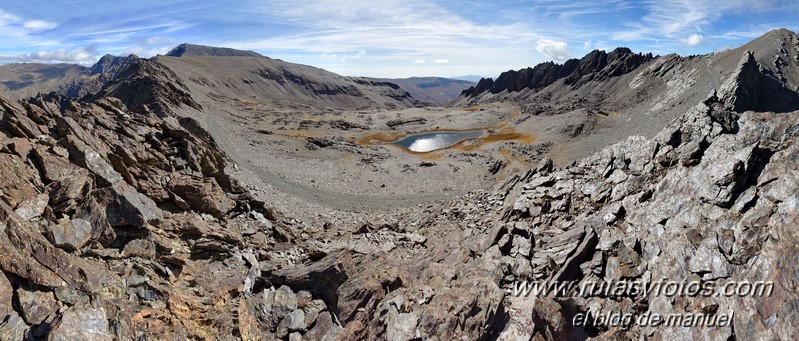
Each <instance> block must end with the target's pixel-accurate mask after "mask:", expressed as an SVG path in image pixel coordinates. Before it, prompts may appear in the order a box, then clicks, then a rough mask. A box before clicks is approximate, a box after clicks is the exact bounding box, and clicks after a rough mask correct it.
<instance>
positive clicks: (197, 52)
mask: <svg viewBox="0 0 799 341" xmlns="http://www.w3.org/2000/svg"><path fill="white" fill-rule="evenodd" d="M166 55H167V56H170V57H192V56H212V57H263V56H262V55H260V54H258V53H255V52H252V51H243V50H236V49H231V48H227V47H213V46H204V45H194V44H188V43H183V44H180V45H178V46H177V47H175V48H174V49H172V50H171V51H169V53H167V54H166Z"/></svg>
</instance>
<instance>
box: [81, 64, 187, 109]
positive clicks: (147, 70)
mask: <svg viewBox="0 0 799 341" xmlns="http://www.w3.org/2000/svg"><path fill="white" fill-rule="evenodd" d="M106 97H113V98H117V99H119V100H121V101H122V104H124V105H125V106H126V107H127V108H129V109H130V110H132V111H135V112H138V113H154V114H156V115H159V116H161V117H165V116H166V115H167V113H169V112H171V111H172V110H173V109H172V108H177V107H180V106H182V105H185V106H188V107H191V108H195V109H201V108H202V107H201V106H200V105H199V104H197V102H195V101H194V99H193V98H192V96H191V95H190V94H189V93H188V89H187V88H186V86H185V85H184V84H183V83H182V82H181V81H180V80H179V79H178V77H177V75H176V74H175V73H174V72H173V71H171V70H169V69H168V68H166V67H164V66H163V65H161V64H159V63H157V62H154V61H151V60H147V59H140V60H137V61H135V62H133V63H131V65H130V66H128V67H127V68H125V70H124V71H122V72H120V73H119V75H118V76H117V77H116V78H115V79H114V81H113V82H111V83H110V84H108V85H107V86H106V87H104V88H103V90H102V91H100V92H99V93H97V94H95V95H94V96H92V97H91V99H90V100H92V101H99V100H100V99H102V98H106Z"/></svg>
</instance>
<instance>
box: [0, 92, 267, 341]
mask: <svg viewBox="0 0 799 341" xmlns="http://www.w3.org/2000/svg"><path fill="white" fill-rule="evenodd" d="M0 114H2V117H3V119H2V121H0V122H2V124H0V166H1V167H2V168H3V174H4V176H3V180H2V181H0V197H2V201H0V249H2V251H1V252H0V255H1V256H0V297H8V299H7V300H3V302H12V301H14V302H19V304H16V303H15V304H13V305H12V304H10V303H9V304H8V305H3V304H0V314H2V316H0V321H2V322H1V323H0V339H4V340H6V339H8V340H21V339H41V338H48V339H53V340H72V339H98V340H99V339H108V340H111V339H135V338H142V337H144V338H159V339H161V338H202V337H207V336H210V335H233V334H235V333H238V332H237V330H238V329H237V326H236V325H234V323H233V321H234V320H235V317H234V316H236V315H237V309H236V308H235V307H238V305H237V303H238V297H239V296H238V295H240V294H239V293H240V291H238V290H240V288H241V284H242V281H243V280H244V279H245V277H247V276H246V275H247V272H248V271H249V267H248V266H247V263H246V262H245V261H243V258H241V256H237V253H238V252H240V251H241V250H244V249H247V248H250V249H265V248H266V247H267V245H268V243H274V241H275V239H274V236H273V231H272V228H273V227H274V226H279V224H280V222H277V221H274V220H269V219H275V215H274V213H273V212H271V211H270V210H269V209H268V208H265V204H264V203H263V202H258V201H257V200H254V199H252V197H251V196H250V195H249V194H247V193H246V192H245V191H244V190H243V189H242V188H241V187H240V186H239V185H238V184H237V183H236V181H234V180H232V179H231V178H230V177H229V176H228V175H226V174H225V173H224V169H225V163H226V162H227V161H226V159H225V157H224V154H222V152H221V151H220V150H219V149H218V148H217V147H216V145H215V144H214V142H213V140H212V139H210V138H209V136H208V135H207V133H204V131H203V130H202V129H201V128H200V127H199V125H198V124H196V122H193V121H192V120H191V119H188V118H180V119H178V118H171V117H170V118H158V117H156V116H153V115H144V114H137V113H134V112H131V111H129V110H128V109H127V107H126V106H125V105H124V104H122V102H121V101H119V100H117V99H115V98H108V97H106V98H101V99H98V100H97V101H94V102H85V101H79V100H75V99H70V98H65V97H60V96H58V95H48V96H44V97H38V98H34V99H30V100H27V101H23V102H21V103H17V102H13V101H10V100H5V99H0ZM180 195H182V196H180ZM183 202H188V203H189V204H190V205H185V206H184V205H181V203H183ZM206 213H210V215H209V214H206ZM245 234H246V236H247V237H246V238H245V237H244V236H245ZM237 257H238V258H237ZM237 259H238V260H237ZM252 259H255V258H252ZM253 261H254V262H255V260H253ZM220 262H225V263H228V264H227V265H225V266H222V265H221V263H220ZM210 273H214V274H215V276H209V274H210ZM225 281H228V282H225ZM220 290H222V291H220ZM12 298H13V299H12ZM223 302H227V303H223ZM218 304H222V306H225V307H228V308H229V309H223V310H219V309H218V307H219V305H218ZM142 311H146V313H145V314H141V312H142ZM234 330H236V332H235V333H234Z"/></svg>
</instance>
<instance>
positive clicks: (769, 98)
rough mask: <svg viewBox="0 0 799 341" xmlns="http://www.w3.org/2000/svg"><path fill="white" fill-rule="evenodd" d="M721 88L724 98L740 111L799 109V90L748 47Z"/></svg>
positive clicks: (722, 99) (727, 103) (722, 98)
mask: <svg viewBox="0 0 799 341" xmlns="http://www.w3.org/2000/svg"><path fill="white" fill-rule="evenodd" d="M719 92H720V93H721V94H723V95H722V97H721V101H722V102H723V103H725V104H726V105H727V106H729V107H731V108H733V109H734V110H735V111H737V112H744V111H747V110H754V111H776V112H789V111H795V110H799V93H797V92H796V89H788V88H786V84H784V82H783V80H781V79H780V78H779V77H777V76H776V75H775V74H773V73H772V72H771V71H769V70H768V69H765V68H763V67H761V66H760V64H759V63H758V62H757V61H756V60H755V57H754V54H753V53H752V52H750V51H747V52H746V53H745V54H744V56H743V58H742V59H741V62H740V63H739V64H738V68H737V70H736V71H735V73H734V74H733V76H732V77H730V78H729V79H728V80H727V81H726V82H724V84H722V86H721V88H720V89H719Z"/></svg>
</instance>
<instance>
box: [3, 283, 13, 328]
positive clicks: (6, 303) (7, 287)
mask: <svg viewBox="0 0 799 341" xmlns="http://www.w3.org/2000/svg"><path fill="white" fill-rule="evenodd" d="M13 297H14V287H12V286H11V282H9V281H8V277H6V275H5V274H4V273H0V321H2V320H3V318H4V317H5V316H6V315H8V314H10V313H11V312H13V311H14V308H13V307H12V306H11V299H12V298H13Z"/></svg>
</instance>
